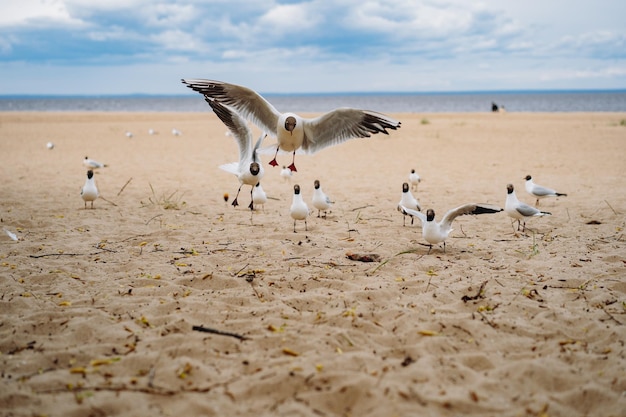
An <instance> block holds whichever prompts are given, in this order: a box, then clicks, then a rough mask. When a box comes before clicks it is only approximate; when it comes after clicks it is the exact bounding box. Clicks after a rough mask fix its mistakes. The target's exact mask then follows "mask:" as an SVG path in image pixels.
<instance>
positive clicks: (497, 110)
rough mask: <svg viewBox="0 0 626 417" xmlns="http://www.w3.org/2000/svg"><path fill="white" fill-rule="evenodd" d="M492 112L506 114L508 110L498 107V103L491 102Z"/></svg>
mask: <svg viewBox="0 0 626 417" xmlns="http://www.w3.org/2000/svg"><path fill="white" fill-rule="evenodd" d="M491 111H492V112H494V113H504V112H505V111H506V109H505V108H504V106H498V105H497V104H496V103H494V102H493V101H492V102H491Z"/></svg>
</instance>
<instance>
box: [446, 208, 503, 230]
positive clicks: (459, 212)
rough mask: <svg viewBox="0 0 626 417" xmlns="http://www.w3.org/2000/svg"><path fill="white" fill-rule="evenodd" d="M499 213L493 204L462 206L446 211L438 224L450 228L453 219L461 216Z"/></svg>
mask: <svg viewBox="0 0 626 417" xmlns="http://www.w3.org/2000/svg"><path fill="white" fill-rule="evenodd" d="M501 211H502V208H501V207H498V206H494V205H493V204H477V203H470V204H464V205H462V206H459V207H457V208H453V209H452V210H448V212H447V213H446V214H445V215H444V216H443V219H441V223H440V224H441V226H442V227H443V228H450V226H451V225H452V221H454V219H455V218H457V217H458V216H463V215H466V214H489V213H499V212H501Z"/></svg>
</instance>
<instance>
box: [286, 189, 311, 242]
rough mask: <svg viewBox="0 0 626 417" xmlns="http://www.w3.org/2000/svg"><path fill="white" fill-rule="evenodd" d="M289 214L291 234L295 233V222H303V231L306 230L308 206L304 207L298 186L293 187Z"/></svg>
mask: <svg viewBox="0 0 626 417" xmlns="http://www.w3.org/2000/svg"><path fill="white" fill-rule="evenodd" d="M289 214H290V215H291V218H292V219H293V232H294V233H296V221H298V220H304V230H305V231H306V230H308V229H307V224H306V218H307V216H308V215H309V206H307V205H306V203H305V202H304V200H303V199H302V194H300V186H299V185H298V184H296V185H294V186H293V201H292V202H291V208H290V209H289Z"/></svg>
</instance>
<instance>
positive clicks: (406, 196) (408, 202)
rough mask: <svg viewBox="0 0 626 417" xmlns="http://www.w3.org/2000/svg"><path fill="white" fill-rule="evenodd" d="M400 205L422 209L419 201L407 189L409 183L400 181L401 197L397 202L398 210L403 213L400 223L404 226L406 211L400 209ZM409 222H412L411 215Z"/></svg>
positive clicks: (412, 208)
mask: <svg viewBox="0 0 626 417" xmlns="http://www.w3.org/2000/svg"><path fill="white" fill-rule="evenodd" d="M402 207H406V208H409V209H411V210H417V211H422V207H421V206H420V203H419V202H418V201H417V199H416V198H415V197H413V194H411V190H410V189H409V183H408V182H405V183H402V198H401V199H400V202H399V203H398V211H399V212H401V213H402V214H403V216H402V225H403V226H406V216H407V215H408V214H407V213H405V212H403V211H402ZM411 224H413V217H411Z"/></svg>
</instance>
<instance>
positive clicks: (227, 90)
mask: <svg viewBox="0 0 626 417" xmlns="http://www.w3.org/2000/svg"><path fill="white" fill-rule="evenodd" d="M182 82H183V83H184V84H186V85H187V87H189V88H191V89H192V90H194V91H197V92H198V93H200V94H203V95H204V96H205V97H209V98H212V99H215V100H217V101H219V102H220V103H223V104H226V105H227V106H230V107H232V108H233V109H235V110H237V112H238V113H239V114H241V116H242V117H244V118H245V119H248V120H250V121H251V122H252V123H254V124H255V125H257V126H258V127H259V128H261V130H263V131H265V132H268V133H270V134H272V135H274V136H276V127H277V125H278V118H279V117H280V113H279V112H278V110H276V109H275V108H274V106H272V105H271V104H270V103H269V102H268V101H267V100H265V99H264V98H263V97H261V95H260V94H258V93H257V92H256V91H254V90H251V89H249V88H247V87H243V86H240V85H235V84H229V83H225V82H222V81H214V80H204V79H183V80H182Z"/></svg>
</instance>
